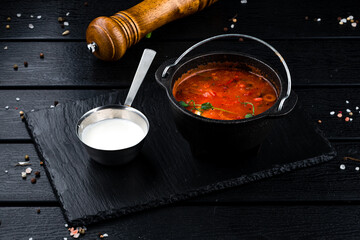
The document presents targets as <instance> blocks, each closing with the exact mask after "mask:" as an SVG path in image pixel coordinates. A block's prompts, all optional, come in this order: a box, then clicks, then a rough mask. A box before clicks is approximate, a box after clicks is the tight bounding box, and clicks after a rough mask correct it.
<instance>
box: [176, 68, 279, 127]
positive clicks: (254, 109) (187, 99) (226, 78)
mask: <svg viewBox="0 0 360 240" xmlns="http://www.w3.org/2000/svg"><path fill="white" fill-rule="evenodd" d="M173 95H174V97H175V99H176V100H177V101H179V102H182V103H183V105H184V106H185V107H186V109H187V110H189V111H191V112H193V113H195V114H198V115H201V116H203V117H207V118H212V119H220V120H236V119H244V118H249V117H252V116H255V115H257V114H260V113H262V112H264V111H266V110H268V109H269V108H270V107H272V106H273V105H274V103H275V102H276V100H277V98H278V96H277V92H276V90H275V88H274V86H273V85H272V84H271V83H270V82H269V81H268V80H267V79H265V78H264V77H262V76H259V75H257V74H255V73H252V72H248V71H245V70H242V69H236V68H230V69H228V68H210V69H205V70H201V71H198V72H195V73H193V74H190V75H185V77H180V78H179V79H178V80H177V81H176V82H175V84H174V87H173Z"/></svg>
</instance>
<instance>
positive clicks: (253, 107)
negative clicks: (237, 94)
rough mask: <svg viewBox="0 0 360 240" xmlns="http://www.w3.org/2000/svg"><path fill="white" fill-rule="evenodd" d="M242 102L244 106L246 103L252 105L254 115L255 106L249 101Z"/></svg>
mask: <svg viewBox="0 0 360 240" xmlns="http://www.w3.org/2000/svg"><path fill="white" fill-rule="evenodd" d="M243 104H244V105H245V106H246V105H248V104H250V105H251V106H252V116H254V115H255V106H254V104H252V103H251V102H243Z"/></svg>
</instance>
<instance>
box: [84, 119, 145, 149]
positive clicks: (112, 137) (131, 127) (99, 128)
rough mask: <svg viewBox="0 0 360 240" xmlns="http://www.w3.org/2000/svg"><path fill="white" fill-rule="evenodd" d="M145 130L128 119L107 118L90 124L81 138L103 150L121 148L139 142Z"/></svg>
mask: <svg viewBox="0 0 360 240" xmlns="http://www.w3.org/2000/svg"><path fill="white" fill-rule="evenodd" d="M144 137H145V132H144V131H143V129H142V128H141V127H140V126H139V125H137V124H136V123H134V122H132V121H130V120H126V119H119V118H113V119H106V120H102V121H99V122H96V123H93V124H90V125H88V126H87V127H86V128H85V129H84V130H83V132H82V134H81V140H82V141H83V142H84V143H85V144H86V145H88V146H90V147H92V148H96V149H102V150H119V149H125V148H129V147H132V146H134V145H136V144H138V143H139V142H140V141H141V140H142V139H143V138H144Z"/></svg>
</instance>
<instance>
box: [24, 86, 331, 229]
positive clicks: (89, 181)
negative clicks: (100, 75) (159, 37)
mask: <svg viewBox="0 0 360 240" xmlns="http://www.w3.org/2000/svg"><path fill="white" fill-rule="evenodd" d="M126 94H127V90H121V91H116V92H111V93H109V94H108V95H102V96H98V97H96V98H92V99H86V100H79V101H76V102H68V103H61V104H59V105H58V106H56V107H55V108H52V109H42V110H36V111H34V112H29V113H26V123H27V126H28V129H29V131H30V133H31V135H32V137H33V139H34V141H35V144H36V147H37V150H38V152H39V155H40V157H41V158H42V159H43V160H44V161H45V168H46V172H47V175H48V177H49V178H50V181H51V183H52V186H53V188H54V191H55V192H56V195H57V196H58V199H59V201H60V204H61V206H62V209H63V212H64V215H65V218H66V220H67V221H68V222H69V223H71V224H73V225H80V224H91V223H94V222H98V221H101V220H104V219H109V218H114V217H118V216H121V215H125V214H128V213H132V212H136V211H141V210H144V209H148V208H152V207H157V206H161V205H165V204H170V203H173V202H176V201H180V200H184V199H189V198H191V197H195V196H199V195H202V194H206V193H210V192H213V191H216V190H221V189H225V188H229V187H233V186H238V185H241V184H245V183H248V182H251V181H255V180H260V179H263V178H267V177H271V176H273V175H277V174H281V173H284V172H288V171H292V170H295V169H297V168H302V167H307V166H311V165H314V164H318V163H321V162H325V161H328V160H330V159H332V158H333V157H335V155H336V152H335V150H334V149H333V148H332V146H331V145H330V143H329V142H328V141H327V140H326V139H325V138H324V137H323V136H322V134H321V133H320V132H319V130H318V129H316V128H315V127H314V126H313V124H310V123H309V121H308V119H307V115H306V114H305V113H304V112H303V111H302V109H301V107H299V106H297V107H296V108H295V110H294V111H293V112H292V113H291V114H290V115H288V116H287V117H286V118H283V119H279V120H278V121H277V123H275V125H274V128H273V130H272V131H271V133H270V135H269V136H268V138H267V139H266V140H265V142H264V143H263V144H262V146H261V147H260V149H259V153H258V155H257V156H253V157H247V159H245V158H244V157H243V156H236V159H233V160H232V161H227V159H221V160H219V161H215V162H214V161H212V162H206V161H204V160H199V159H195V158H194V157H193V156H192V154H191V152H190V148H189V146H188V143H187V142H186V141H185V140H184V139H183V138H182V137H181V135H180V133H178V132H177V131H176V128H175V125H174V122H173V121H172V118H171V116H170V115H169V112H170V111H169V106H168V102H167V99H166V96H165V92H164V91H163V90H162V89H160V86H158V85H157V84H156V83H155V81H150V80H149V81H145V82H144V83H143V86H142V87H141V89H140V90H139V93H138V95H137V98H136V99H135V101H134V103H133V106H134V107H135V108H137V109H139V110H140V111H142V112H143V113H144V114H145V115H146V116H147V117H148V119H149V122H150V132H149V134H148V136H147V138H146V141H145V144H144V147H143V149H142V152H141V153H140V155H139V157H138V158H137V159H135V160H134V161H133V162H131V163H129V164H128V165H125V166H121V167H105V166H101V165H99V164H97V163H95V162H93V161H92V160H89V157H88V155H87V153H86V151H85V149H84V148H83V146H82V145H81V144H80V142H79V140H78V139H77V137H76V135H75V125H76V122H77V120H78V119H79V118H80V117H81V115H82V114H83V113H85V112H86V111H88V110H90V109H92V108H94V107H97V106H102V105H106V104H110V103H118V102H120V101H121V102H123V101H124V99H125V96H126ZM299 181H302V179H299Z"/></svg>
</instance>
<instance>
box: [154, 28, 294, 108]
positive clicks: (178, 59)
mask: <svg viewBox="0 0 360 240" xmlns="http://www.w3.org/2000/svg"><path fill="white" fill-rule="evenodd" d="M228 37H237V38H240V37H244V38H249V39H252V40H255V41H257V42H259V43H261V44H263V45H265V46H266V47H268V48H270V49H271V50H272V51H273V52H274V53H275V54H276V56H278V57H279V59H280V61H281V63H282V64H283V66H284V68H285V71H286V76H287V80H288V86H287V90H286V95H285V96H284V97H283V98H282V99H281V100H280V103H279V106H278V111H279V112H280V111H281V109H282V108H283V106H284V102H285V100H286V99H288V98H289V96H290V93H291V75H290V71H289V68H288V66H287V64H286V62H285V60H284V58H283V57H282V56H281V55H280V53H279V52H278V51H277V50H276V49H275V48H274V47H273V46H271V45H270V44H268V43H267V42H264V41H263V40H261V39H259V38H256V37H253V36H250V35H245V34H235V33H234V34H222V35H217V36H213V37H210V38H207V39H204V40H202V41H200V42H198V43H196V44H194V45H192V46H191V47H189V48H188V49H187V50H186V51H185V52H183V54H181V55H180V56H179V57H178V58H177V59H176V60H175V62H174V63H173V64H170V65H168V66H166V67H165V68H164V71H163V72H162V74H161V77H162V78H165V77H166V75H167V72H168V71H169V69H170V68H172V67H175V66H176V65H177V64H178V63H179V62H180V61H181V60H182V59H183V58H184V57H185V55H187V54H188V53H189V52H191V51H192V50H194V49H195V48H197V47H199V46H200V45H203V44H205V43H207V42H210V41H212V40H215V39H219V38H228Z"/></svg>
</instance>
